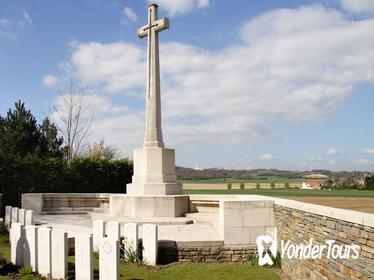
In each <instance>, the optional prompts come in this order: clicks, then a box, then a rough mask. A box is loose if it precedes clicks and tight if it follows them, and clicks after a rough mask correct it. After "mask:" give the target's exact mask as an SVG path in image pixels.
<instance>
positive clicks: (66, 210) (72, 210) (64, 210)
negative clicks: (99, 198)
mask: <svg viewBox="0 0 374 280" xmlns="http://www.w3.org/2000/svg"><path fill="white" fill-rule="evenodd" d="M87 213H102V214H107V213H109V209H108V208H100V207H51V208H43V211H42V214H43V215H56V214H59V215H68V214H87Z"/></svg>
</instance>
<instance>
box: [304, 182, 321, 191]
mask: <svg viewBox="0 0 374 280" xmlns="http://www.w3.org/2000/svg"><path fill="white" fill-rule="evenodd" d="M300 189H303V190H320V189H321V183H320V182H316V181H314V182H303V183H302V184H301V187H300Z"/></svg>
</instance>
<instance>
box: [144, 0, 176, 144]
mask: <svg viewBox="0 0 374 280" xmlns="http://www.w3.org/2000/svg"><path fill="white" fill-rule="evenodd" d="M168 28H169V20H168V19H167V18H162V19H158V18H157V5H156V4H151V5H149V6H148V24H146V25H144V26H142V27H141V28H139V29H138V36H139V38H144V37H148V44H147V89H146V131H145V139H144V147H161V148H163V147H164V142H163V139H162V129H161V97H160V62H159V42H158V33H159V32H160V31H163V30H165V29H168Z"/></svg>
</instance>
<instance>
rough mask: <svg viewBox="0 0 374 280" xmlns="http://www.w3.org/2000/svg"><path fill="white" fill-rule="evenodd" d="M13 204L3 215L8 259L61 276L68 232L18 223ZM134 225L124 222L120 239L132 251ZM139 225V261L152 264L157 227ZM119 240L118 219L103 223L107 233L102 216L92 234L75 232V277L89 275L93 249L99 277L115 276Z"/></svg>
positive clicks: (112, 278) (109, 279) (64, 273)
mask: <svg viewBox="0 0 374 280" xmlns="http://www.w3.org/2000/svg"><path fill="white" fill-rule="evenodd" d="M13 208H15V207H13ZM13 208H10V207H9V206H7V207H6V215H5V220H6V221H7V222H8V224H7V225H8V226H9V225H10V231H9V234H10V238H9V240H10V243H11V261H12V263H14V264H15V265H17V266H30V267H31V268H32V269H33V271H35V272H37V273H39V274H41V275H43V276H47V277H52V278H54V279H65V278H66V277H67V273H68V233H67V232H65V231H61V230H54V229H51V228H49V227H46V226H37V225H34V224H22V223H20V222H18V221H17V220H16V216H13V215H12V214H13V212H15V211H13ZM19 210H21V209H19ZM26 211H28V210H26ZM9 213H10V215H11V216H12V217H10V219H9V218H7V216H8V214H9ZM13 218H14V219H13ZM32 223H33V221H32ZM138 229H139V227H138V224H136V223H127V224H125V225H124V232H123V234H122V236H123V237H124V239H122V241H123V240H125V242H124V246H126V249H127V250H131V251H132V252H138V249H139V248H138V244H139V235H138V231H139V230H138ZM142 229H143V230H142V232H143V237H142V240H143V242H142V257H143V262H145V263H146V264H148V265H156V261H157V239H158V227H157V225H154V224H144V225H143V226H142ZM120 242H121V234H120V223H119V222H108V223H107V235H105V222H104V221H103V220H94V221H93V234H88V233H76V234H75V235H74V244H75V279H77V280H86V279H87V280H91V279H93V252H94V251H96V252H99V279H100V280H115V279H119V277H120V274H119V262H120Z"/></svg>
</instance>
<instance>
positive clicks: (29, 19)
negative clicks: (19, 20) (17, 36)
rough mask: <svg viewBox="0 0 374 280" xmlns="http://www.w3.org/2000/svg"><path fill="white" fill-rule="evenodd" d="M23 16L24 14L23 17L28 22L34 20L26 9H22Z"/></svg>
mask: <svg viewBox="0 0 374 280" xmlns="http://www.w3.org/2000/svg"><path fill="white" fill-rule="evenodd" d="M22 16H23V19H24V20H25V21H26V22H28V23H31V22H32V20H31V17H30V15H29V14H28V13H27V11H26V10H25V9H23V10H22Z"/></svg>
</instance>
